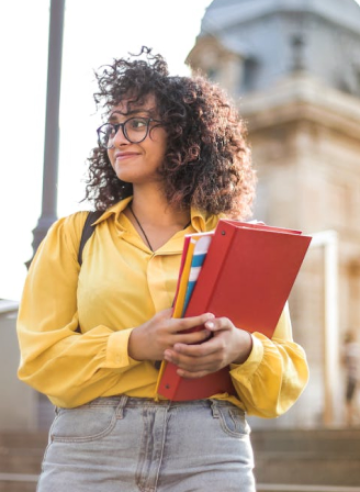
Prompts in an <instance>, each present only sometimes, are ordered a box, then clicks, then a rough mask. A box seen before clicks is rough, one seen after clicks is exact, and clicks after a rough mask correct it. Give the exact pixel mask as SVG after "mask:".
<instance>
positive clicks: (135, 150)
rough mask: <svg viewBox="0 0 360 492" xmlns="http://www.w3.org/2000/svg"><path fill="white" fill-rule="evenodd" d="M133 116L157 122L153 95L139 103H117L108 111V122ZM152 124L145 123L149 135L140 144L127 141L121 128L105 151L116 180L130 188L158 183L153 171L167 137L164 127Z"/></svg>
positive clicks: (163, 153)
mask: <svg viewBox="0 0 360 492" xmlns="http://www.w3.org/2000/svg"><path fill="white" fill-rule="evenodd" d="M133 117H141V118H153V119H155V120H157V119H158V117H157V110H156V99H155V96H154V95H152V94H150V95H148V96H147V97H146V98H145V100H144V102H143V103H141V104H140V103H139V104H137V103H136V104H135V103H130V104H129V101H128V100H124V101H121V102H120V103H119V104H118V105H116V106H114V108H113V109H112V111H111V113H110V115H109V119H108V122H109V123H114V124H116V123H124V122H125V121H126V120H128V119H129V118H133ZM156 125H157V124H156V123H154V122H150V123H149V132H148V134H147V136H146V138H145V140H143V141H142V142H140V143H131V142H129V140H128V139H127V138H126V137H125V135H124V132H123V127H120V128H119V129H118V131H117V133H116V135H115V137H114V138H113V141H112V144H113V146H112V148H110V149H108V156H109V159H110V162H111V165H112V167H113V169H114V171H115V173H116V175H117V177H118V178H119V179H121V180H122V181H125V182H127V183H133V184H134V185H137V184H144V183H149V182H151V181H157V182H159V180H160V177H159V175H158V174H157V170H158V168H159V166H160V164H161V163H162V162H163V160H164V156H165V150H166V139H167V136H166V132H165V129H164V127H162V126H156Z"/></svg>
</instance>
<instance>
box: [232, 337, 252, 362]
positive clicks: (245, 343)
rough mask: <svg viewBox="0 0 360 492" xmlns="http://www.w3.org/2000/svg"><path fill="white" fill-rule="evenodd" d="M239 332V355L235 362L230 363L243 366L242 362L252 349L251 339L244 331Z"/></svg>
mask: <svg viewBox="0 0 360 492" xmlns="http://www.w3.org/2000/svg"><path fill="white" fill-rule="evenodd" d="M240 332H241V337H240V354H239V356H238V357H237V358H236V359H235V360H233V361H232V363H233V364H243V363H244V362H246V361H247V359H248V358H249V356H250V354H251V350H252V348H253V339H252V336H251V333H249V332H248V331H246V330H240Z"/></svg>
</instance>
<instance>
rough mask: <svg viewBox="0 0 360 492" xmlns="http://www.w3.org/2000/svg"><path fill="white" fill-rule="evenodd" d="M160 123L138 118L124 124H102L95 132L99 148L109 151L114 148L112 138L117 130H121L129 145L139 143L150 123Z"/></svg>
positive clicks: (142, 139) (146, 134) (146, 133)
mask: <svg viewBox="0 0 360 492" xmlns="http://www.w3.org/2000/svg"><path fill="white" fill-rule="evenodd" d="M152 122H155V123H161V121H158V120H154V119H153V118H141V117H138V116H135V117H132V118H129V119H128V120H126V121H124V123H116V124H113V123H104V124H103V125H101V126H100V127H99V128H98V129H97V130H96V131H97V134H98V142H99V146H100V147H103V148H105V149H111V148H112V147H113V146H114V138H115V135H116V134H117V132H118V131H119V128H121V129H122V131H123V133H124V137H125V138H126V140H128V141H129V142H130V143H141V142H142V141H144V140H145V138H146V137H147V136H148V133H149V125H150V123H152Z"/></svg>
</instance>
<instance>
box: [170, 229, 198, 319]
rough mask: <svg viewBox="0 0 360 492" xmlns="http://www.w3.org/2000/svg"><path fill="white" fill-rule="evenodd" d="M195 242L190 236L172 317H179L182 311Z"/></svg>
mask: <svg viewBox="0 0 360 492" xmlns="http://www.w3.org/2000/svg"><path fill="white" fill-rule="evenodd" d="M195 244H196V241H194V240H193V238H191V239H190V243H189V247H188V250H187V253H186V259H185V264H184V268H183V271H182V274H181V279H180V286H179V292H178V295H177V297H176V300H175V305H174V311H173V314H172V317H173V318H181V314H182V312H183V306H184V301H185V296H186V291H187V285H188V281H189V275H190V268H191V262H192V257H193V253H194V248H195Z"/></svg>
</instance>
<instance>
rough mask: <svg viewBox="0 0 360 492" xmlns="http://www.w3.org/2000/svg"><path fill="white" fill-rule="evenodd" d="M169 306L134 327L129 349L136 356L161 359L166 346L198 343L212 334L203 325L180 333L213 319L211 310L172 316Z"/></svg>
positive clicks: (139, 358) (130, 353) (133, 357)
mask: <svg viewBox="0 0 360 492" xmlns="http://www.w3.org/2000/svg"><path fill="white" fill-rule="evenodd" d="M172 311H173V310H172V309H171V308H169V309H165V310H164V311H161V312H159V313H157V314H156V315H155V316H154V317H153V318H151V319H150V320H149V321H147V322H146V323H144V324H143V325H140V326H138V327H136V328H134V329H133V331H132V332H131V335H130V338H129V345H128V352H129V355H130V357H131V358H132V359H135V360H162V359H164V354H165V351H166V350H167V349H170V348H173V347H174V346H177V345H178V344H180V345H181V346H188V345H191V344H197V343H201V342H203V341H204V340H207V339H208V338H209V336H211V331H210V330H207V329H202V330H200V331H196V332H194V333H180V332H182V331H185V330H189V329H190V328H194V327H195V326H201V325H204V324H205V323H206V322H208V321H210V320H212V319H214V315H213V314H210V313H206V314H202V315H201V316H192V317H189V318H172V317H171V314H172Z"/></svg>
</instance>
